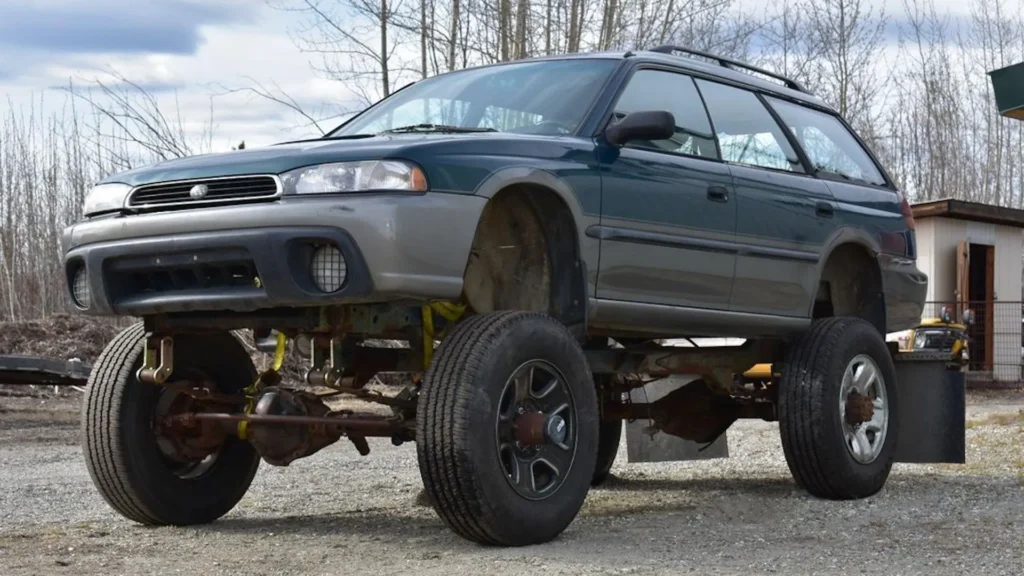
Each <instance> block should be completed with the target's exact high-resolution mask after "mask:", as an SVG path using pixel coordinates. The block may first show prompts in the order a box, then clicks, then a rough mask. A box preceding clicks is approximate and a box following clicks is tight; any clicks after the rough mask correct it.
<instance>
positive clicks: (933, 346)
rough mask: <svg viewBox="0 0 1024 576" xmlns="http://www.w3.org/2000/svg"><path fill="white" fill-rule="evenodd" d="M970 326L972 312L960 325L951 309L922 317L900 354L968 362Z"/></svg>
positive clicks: (750, 374) (759, 367) (764, 376)
mask: <svg viewBox="0 0 1024 576" xmlns="http://www.w3.org/2000/svg"><path fill="white" fill-rule="evenodd" d="M973 323H974V312H973V311H972V310H966V311H964V314H963V319H962V321H961V322H954V321H953V310H952V309H951V308H950V307H948V306H944V307H943V308H942V311H941V312H940V316H939V317H938V318H925V319H923V320H921V323H920V324H918V325H917V326H916V327H914V328H911V329H910V330H908V331H907V332H906V336H905V337H901V338H900V339H899V350H900V352H901V353H910V352H923V351H929V352H949V353H950V354H952V356H953V360H954V362H957V363H961V364H966V363H967V362H968V360H970V353H969V351H968V345H967V342H968V340H969V338H968V335H967V327H968V326H970V325H971V324H973ZM778 375H779V374H778V372H775V373H773V372H772V364H756V365H754V366H753V367H751V368H750V369H749V370H747V371H746V372H744V373H743V377H744V378H746V379H747V380H754V381H758V380H761V381H764V380H771V379H772V378H773V377H775V376H778Z"/></svg>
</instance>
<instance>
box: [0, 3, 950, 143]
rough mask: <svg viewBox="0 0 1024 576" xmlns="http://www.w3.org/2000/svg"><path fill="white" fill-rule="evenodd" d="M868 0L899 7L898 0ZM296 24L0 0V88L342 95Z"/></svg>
mask: <svg viewBox="0 0 1024 576" xmlns="http://www.w3.org/2000/svg"><path fill="white" fill-rule="evenodd" d="M871 1H872V3H873V4H875V5H877V6H885V7H886V9H887V11H888V12H890V13H898V12H901V11H902V0H889V1H885V0H871ZM935 2H936V4H937V5H938V6H939V7H940V8H941V9H948V10H950V11H951V12H953V13H954V14H964V13H965V12H966V10H967V8H966V2H963V1H959V0H935ZM744 3H745V4H747V5H748V6H749V7H752V8H753V7H756V6H757V5H758V4H759V3H760V2H759V1H758V0H744ZM298 24H299V22H298V21H297V20H296V17H295V16H293V15H290V14H288V13H284V12H281V11H278V10H274V9H272V8H270V7H269V6H268V5H267V3H266V0H0V95H4V96H5V97H6V98H8V99H9V100H10V101H11V102H13V103H14V105H15V106H17V107H19V108H22V109H23V110H24V109H27V108H28V107H29V106H31V105H32V103H33V102H38V101H39V99H40V98H42V99H43V100H44V102H45V105H46V106H58V105H60V104H61V103H62V102H63V96H62V94H61V92H60V91H59V88H60V87H62V86H67V84H68V82H69V80H70V79H72V78H78V79H86V80H87V79H92V78H97V77H99V78H103V77H104V75H105V73H104V70H106V69H109V68H110V67H113V68H115V69H117V70H118V71H119V72H121V73H122V74H124V75H125V76H127V77H128V78H129V79H131V80H132V81H133V82H136V83H138V84H140V85H143V86H145V87H147V88H148V89H149V90H151V91H152V92H154V93H155V94H158V95H159V97H160V98H161V99H162V101H163V102H164V103H165V104H166V105H168V106H172V107H173V105H174V104H175V103H177V105H178V106H180V108H181V110H182V115H183V116H185V117H186V118H189V119H194V120H195V121H196V122H197V125H198V124H200V123H201V122H202V121H203V120H205V119H207V118H208V117H209V111H210V109H211V96H212V95H213V94H216V93H218V92H222V91H223V90H222V87H224V86H226V87H242V86H246V85H248V84H249V80H247V77H251V78H254V79H256V80H258V81H260V82H263V83H276V84H277V85H279V86H280V87H281V88H282V89H284V90H285V91H287V92H288V93H289V94H291V95H293V96H294V97H296V98H297V99H299V100H301V101H302V102H303V103H304V104H308V105H314V106H319V105H325V104H327V105H329V104H338V103H342V102H345V101H346V98H347V97H346V94H345V92H344V89H343V87H341V86H340V85H338V84H337V83H331V82H327V81H325V80H321V79H318V78H317V77H316V75H315V74H314V72H313V70H312V68H311V66H310V61H309V58H308V55H305V54H302V53H301V52H299V50H298V49H296V48H295V46H294V45H293V44H292V42H291V40H290V38H289V30H294V29H295V28H296V26H297V25H298ZM213 109H214V111H215V114H214V123H215V133H216V136H217V138H216V140H215V142H214V146H215V147H216V148H218V149H227V148H229V147H230V146H231V145H232V144H234V143H237V141H238V140H241V139H245V140H246V142H247V144H249V145H250V146H251V145H264V144H269V143H272V142H275V141H281V140H285V139H289V138H298V137H302V136H305V135H308V134H311V132H310V131H309V129H308V128H301V127H297V126H299V125H300V123H301V121H300V119H299V118H297V117H295V116H294V115H291V114H289V113H288V112H287V111H286V110H284V109H283V108H282V107H280V106H278V105H275V104H271V103H269V102H266V101H263V100H260V99H258V98H253V97H251V96H245V95H241V94H235V95H219V96H216V97H215V99H214V101H213Z"/></svg>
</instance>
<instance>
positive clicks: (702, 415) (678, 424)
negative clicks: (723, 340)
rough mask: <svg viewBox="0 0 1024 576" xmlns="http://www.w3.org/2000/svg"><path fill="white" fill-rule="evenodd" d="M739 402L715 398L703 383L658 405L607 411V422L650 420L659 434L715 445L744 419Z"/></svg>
mask: <svg viewBox="0 0 1024 576" xmlns="http://www.w3.org/2000/svg"><path fill="white" fill-rule="evenodd" d="M743 412H744V408H743V405H742V404H740V403H739V402H737V401H735V400H733V399H732V398H729V397H728V396H721V395H719V394H715V393H714V392H712V391H711V389H710V388H708V386H707V384H706V383H705V382H704V381H703V380H695V381H693V382H690V383H689V384H686V385H685V386H682V387H680V388H678V389H676V390H674V391H672V392H671V393H669V394H668V395H666V396H665V397H663V398H661V399H660V400H658V401H656V402H652V403H649V404H620V405H618V406H616V405H610V406H606V407H605V414H606V415H607V416H606V417H607V418H614V417H618V418H620V419H623V420H634V419H640V420H642V419H650V420H652V422H653V427H654V428H655V429H657V430H660V431H662V432H665V433H666V434H671V435H672V436H678V437H680V438H685V439H687V440H693V441H695V442H701V443H706V442H711V441H713V440H714V439H715V438H717V437H719V436H720V435H721V434H722V432H725V430H726V429H728V428H729V426H732V423H733V422H735V421H736V419H737V418H740V417H741V416H742V415H743Z"/></svg>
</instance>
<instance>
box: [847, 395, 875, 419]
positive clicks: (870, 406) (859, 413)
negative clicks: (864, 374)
mask: <svg viewBox="0 0 1024 576" xmlns="http://www.w3.org/2000/svg"><path fill="white" fill-rule="evenodd" d="M874 415H875V403H874V400H873V399H872V398H871V397H870V396H865V395H863V394H860V393H858V392H851V393H850V395H849V396H847V397H846V422H847V424H849V425H850V426H856V425H858V424H860V423H861V422H867V421H868V420H871V417H872V416H874Z"/></svg>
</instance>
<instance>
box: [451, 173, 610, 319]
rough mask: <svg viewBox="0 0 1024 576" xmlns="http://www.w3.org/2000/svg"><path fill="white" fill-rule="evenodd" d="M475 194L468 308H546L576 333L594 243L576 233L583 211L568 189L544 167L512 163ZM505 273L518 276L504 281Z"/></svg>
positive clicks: (579, 230)
mask: <svg viewBox="0 0 1024 576" xmlns="http://www.w3.org/2000/svg"><path fill="white" fill-rule="evenodd" d="M476 195H478V196H482V197H485V198H487V199H488V202H487V204H486V205H485V206H484V209H483V212H482V213H481V215H480V219H479V221H478V222H477V227H476V231H475V233H474V236H473V244H472V248H471V249H470V256H469V261H468V262H467V264H466V271H465V275H464V281H463V293H464V295H465V297H466V299H467V301H468V302H469V304H470V306H471V307H472V308H473V310H474V311H475V312H478V313H481V312H491V311H495V310H500V309H518V310H526V311H535V312H546V313H548V314H550V315H551V316H553V317H555V318H557V319H559V320H560V321H561V322H562V323H563V324H565V325H566V326H568V327H569V328H570V330H571V331H572V333H573V334H574V336H576V337H577V338H579V339H582V338H583V337H584V335H585V333H586V318H587V303H588V297H587V296H588V293H589V289H588V271H590V270H593V271H595V272H596V265H597V259H596V255H597V245H596V241H595V240H594V239H590V238H587V237H586V236H585V235H583V234H582V230H583V228H584V226H583V224H584V215H583V211H582V206H581V204H580V200H579V199H578V197H577V195H576V193H575V192H574V190H573V188H572V187H571V186H569V184H568V183H566V182H565V181H564V180H563V179H561V178H559V177H558V176H556V175H555V174H553V173H551V172H548V171H546V170H541V169H537V168H531V167H516V168H507V169H504V170H501V171H498V172H496V173H494V174H492V175H491V176H490V177H489V178H488V179H487V180H485V181H484V182H483V183H482V184H481V185H480V186H479V187H478V188H477V190H476ZM591 242H594V243H595V244H594V245H593V246H589V245H587V244H589V243H591ZM588 256H590V257H588ZM588 262H590V263H592V266H593V267H591V266H588ZM508 277H511V278H515V279H517V280H518V282H517V283H516V284H515V285H513V284H511V283H507V282H505V281H503V280H504V279H505V278H508ZM523 287H526V288H527V290H525V291H524V290H522V288H523Z"/></svg>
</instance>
